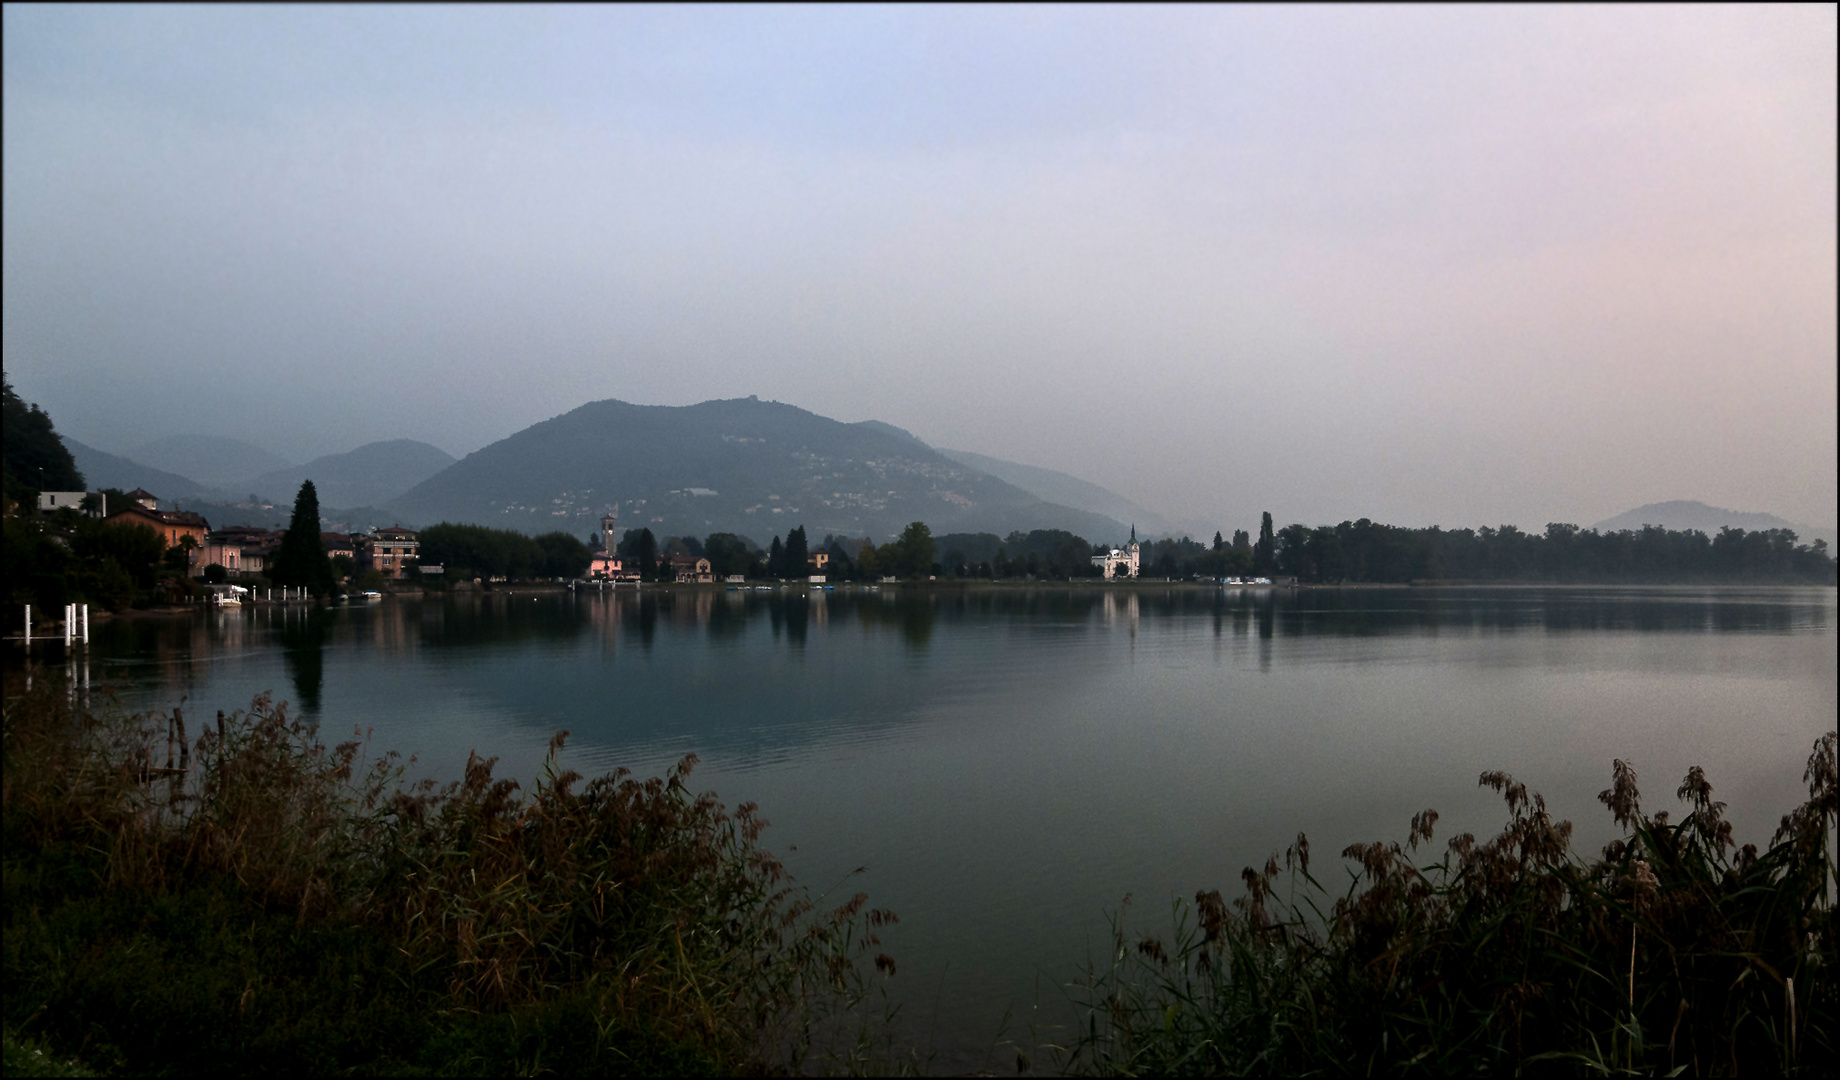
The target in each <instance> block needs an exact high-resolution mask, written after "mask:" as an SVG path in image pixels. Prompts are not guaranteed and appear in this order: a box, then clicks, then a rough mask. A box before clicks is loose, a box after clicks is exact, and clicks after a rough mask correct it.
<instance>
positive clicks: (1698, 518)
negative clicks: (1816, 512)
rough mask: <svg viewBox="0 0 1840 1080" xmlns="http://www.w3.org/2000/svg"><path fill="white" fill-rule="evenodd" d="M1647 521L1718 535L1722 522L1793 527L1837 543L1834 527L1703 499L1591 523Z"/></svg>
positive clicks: (1802, 538) (1613, 528)
mask: <svg viewBox="0 0 1840 1080" xmlns="http://www.w3.org/2000/svg"><path fill="white" fill-rule="evenodd" d="M1644 525H1659V526H1661V527H1662V528H1664V529H1698V530H1699V531H1700V532H1703V533H1705V534H1707V535H1708V536H1716V535H1718V531H1719V529H1720V528H1722V527H1723V526H1726V525H1729V526H1731V527H1732V528H1734V529H1744V530H1745V531H1747V532H1756V531H1758V530H1761V529H1791V530H1794V532H1795V535H1796V538H1797V541H1798V542H1799V543H1803V544H1812V543H1814V542H1815V541H1816V540H1825V541H1827V546H1828V547H1830V548H1831V547H1833V546H1834V528H1833V527H1832V526H1828V527H1827V528H1821V527H1819V526H1815V525H1797V524H1795V523H1794V522H1791V521H1785V520H1784V519H1782V518H1779V517H1777V516H1776V515H1775V514H1755V513H1744V512H1743V511H1739V510H1721V509H1719V508H1718V507H1716V506H1707V505H1706V504H1705V503H1703V502H1691V501H1688V500H1684V499H1676V500H1674V501H1673V502H1658V503H1649V504H1648V505H1647V506H1638V507H1636V508H1635V509H1634V510H1629V511H1626V512H1624V513H1621V514H1618V515H1616V516H1615V517H1613V518H1606V519H1604V520H1603V521H1600V522H1598V523H1597V524H1595V525H1593V526H1591V527H1592V528H1593V529H1596V530H1597V531H1598V532H1618V531H1620V530H1623V529H1640V528H1641V527H1642V526H1644Z"/></svg>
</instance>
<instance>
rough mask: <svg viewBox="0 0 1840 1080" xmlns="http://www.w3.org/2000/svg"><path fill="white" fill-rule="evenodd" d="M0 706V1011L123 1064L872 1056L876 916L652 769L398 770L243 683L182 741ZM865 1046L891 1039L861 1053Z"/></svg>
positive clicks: (675, 1067) (770, 1060) (520, 1065)
mask: <svg viewBox="0 0 1840 1080" xmlns="http://www.w3.org/2000/svg"><path fill="white" fill-rule="evenodd" d="M44 683H45V681H44V680H40V689H39V690H38V691H37V692H35V693H30V694H27V693H13V692H12V691H14V690H16V689H17V687H14V686H9V687H8V690H9V692H8V694H7V698H6V703H5V735H4V738H5V747H4V749H5V759H4V760H5V767H4V828H5V856H4V858H5V884H4V893H5V895H4V904H5V915H4V918H5V949H4V965H5V979H6V989H7V992H6V995H5V999H4V1011H5V1021H4V1022H5V1029H6V1033H7V1036H8V1042H9V1046H10V1045H13V1044H14V1043H15V1042H16V1041H18V1040H27V1042H22V1043H20V1044H21V1045H31V1046H34V1047H38V1046H44V1047H56V1048H57V1050H58V1051H59V1052H62V1053H68V1054H74V1055H77V1056H79V1057H80V1058H81V1059H82V1060H83V1061H85V1062H86V1063H89V1064H90V1065H91V1066H93V1067H97V1068H101V1069H104V1070H124V1071H133V1072H186V1073H191V1072H208V1073H227V1072H237V1073H242V1072H247V1071H252V1070H258V1069H270V1070H272V1069H285V1070H287V1071H291V1072H299V1071H312V1072H333V1071H341V1072H364V1073H376V1072H392V1073H437V1074H455V1073H460V1074H485V1073H519V1074H536V1073H542V1072H552V1071H562V1072H571V1073H629V1072H644V1073H665V1074H712V1073H713V1074H727V1073H737V1072H739V1073H782V1072H797V1071H805V1070H810V1069H832V1070H845V1071H848V1070H852V1069H862V1068H866V1067H873V1066H874V1064H875V1062H874V1061H871V1060H870V1059H867V1058H865V1056H864V1055H865V1054H867V1053H870V1052H872V1051H877V1050H885V1049H886V1047H887V1046H888V1045H889V1044H888V1040H887V1038H886V1023H885V1021H886V1020H887V1019H888V1013H887V1012H886V1009H885V1006H884V1007H883V1008H882V1011H880V1012H878V1010H877V1003H878V1002H885V997H881V996H879V995H880V991H881V989H882V986H883V980H884V979H885V978H886V977H887V976H889V975H892V973H893V967H894V964H893V961H892V960H891V959H890V958H889V957H888V956H887V955H886V954H885V953H882V952H880V951H879V946H880V942H879V938H878V933H879V931H880V930H881V929H882V928H883V927H884V926H886V925H888V924H891V923H893V922H894V921H895V918H894V916H893V915H892V914H891V913H889V912H886V911H882V910H871V909H869V908H868V907H867V897H866V896H864V895H862V894H860V893H858V894H856V895H854V896H852V897H850V898H849V899H847V900H846V901H844V902H842V903H841V904H837V903H834V902H827V901H826V900H825V899H824V898H823V897H815V896H813V895H811V894H810V893H809V892H808V891H807V890H805V889H803V888H801V887H799V886H798V885H797V884H796V883H794V882H793V881H792V880H791V879H790V878H789V877H788V875H787V873H786V871H785V869H784V868H783V867H782V866H781V865H780V864H779V862H778V861H776V860H775V859H774V858H773V857H772V856H771V855H770V854H769V853H767V852H766V851H765V850H764V849H762V848H761V847H760V845H759V842H758V841H759V838H760V835H761V830H762V829H763V828H764V827H765V826H766V822H765V820H763V819H762V818H761V817H760V816H759V814H758V812H757V809H756V808H755V807H754V806H752V805H751V804H744V805H742V806H739V807H737V808H735V809H734V810H733V811H729V810H727V809H726V808H724V807H723V806H722V805H721V804H720V803H718V802H716V800H715V799H714V797H713V796H711V795H707V794H703V795H695V794H692V793H691V791H690V789H689V788H688V786H687V780H688V777H689V775H690V772H691V769H692V768H693V767H694V765H695V758H694V757H688V758H685V759H684V760H683V761H682V762H680V763H679V764H678V765H677V766H675V767H674V768H673V769H671V770H670V771H669V773H668V774H667V775H665V776H663V777H654V778H651V779H646V780H638V779H635V778H632V777H631V776H629V775H628V774H627V773H626V772H625V771H624V770H621V771H618V772H615V773H614V774H612V775H607V776H601V777H596V778H593V779H585V778H583V777H581V776H579V775H577V774H575V773H573V772H568V771H561V770H559V769H558V766H557V762H556V757H557V752H558V751H559V750H560V748H561V746H562V742H563V739H564V737H565V736H566V732H565V733H563V734H562V735H558V736H557V737H556V738H555V740H553V741H552V743H551V747H550V755H549V759H548V761H547V763H546V765H545V768H544V770H543V774H542V776H541V777H540V779H539V780H538V781H537V782H536V784H535V785H534V787H533V788H532V789H531V790H529V791H524V790H522V789H521V788H520V786H519V784H518V783H517V782H515V781H512V780H507V779H499V778H496V777H495V776H494V774H493V768H494V761H493V760H489V759H480V758H478V757H474V758H472V759H471V760H470V761H469V763H468V765H467V767H466V770H465V775H464V776H463V777H462V778H461V779H459V780H457V781H455V782H453V783H451V784H447V785H445V786H436V785H435V784H433V783H432V782H428V781H423V782H420V783H410V782H408V781H407V780H406V779H405V765H404V763H403V762H402V761H401V760H399V759H398V758H396V757H395V756H394V755H388V756H385V757H384V758H382V759H381V760H379V761H377V762H376V763H374V764H373V765H371V766H369V767H368V768H366V767H363V766H362V764H361V761H362V758H363V750H364V744H363V742H362V740H359V739H354V740H353V741H350V742H346V743H343V744H340V745H337V746H327V745H325V744H324V743H323V742H321V741H320V740H319V738H318V737H317V736H316V734H315V732H314V730H313V729H312V728H310V727H308V726H306V725H304V724H302V723H301V722H300V721H298V720H296V719H294V718H292V717H291V716H289V714H288V712H287V710H286V708H285V707H284V706H282V705H279V704H276V703H274V702H272V701H271V700H269V699H268V698H267V697H263V698H258V699H257V700H256V701H255V702H254V703H253V704H252V705H251V707H250V708H249V709H248V710H247V711H244V712H239V713H237V714H235V715H231V716H223V715H221V714H220V715H219V716H218V717H217V718H216V721H215V723H212V724H207V725H203V730H202V731H201V732H196V733H193V732H189V731H187V730H186V724H185V720H184V718H183V716H182V714H181V712H180V710H178V709H175V710H173V713H172V714H171V715H170V716H162V715H140V716H125V715H122V714H120V713H119V712H109V711H107V710H102V711H95V712H92V711H89V710H86V709H81V708H75V707H73V705H72V703H71V700H70V699H69V698H68V697H66V696H65V695H63V694H62V693H61V692H60V691H59V690H57V689H56V688H47V687H45V685H44ZM877 1060H879V1061H880V1064H881V1065H884V1066H885V1065H886V1064H888V1062H889V1060H891V1059H886V1058H884V1059H877Z"/></svg>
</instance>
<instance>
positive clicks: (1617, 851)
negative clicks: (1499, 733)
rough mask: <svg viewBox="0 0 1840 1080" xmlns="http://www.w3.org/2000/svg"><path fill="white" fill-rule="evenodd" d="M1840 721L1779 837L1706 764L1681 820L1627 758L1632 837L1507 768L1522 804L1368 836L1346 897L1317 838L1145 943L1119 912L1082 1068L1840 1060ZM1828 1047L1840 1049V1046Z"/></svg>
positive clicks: (1638, 1065) (1705, 1069) (1606, 1065)
mask: <svg viewBox="0 0 1840 1080" xmlns="http://www.w3.org/2000/svg"><path fill="white" fill-rule="evenodd" d="M1834 744H1835V737H1834V735H1833V734H1832V733H1829V734H1828V735H1826V736H1824V737H1823V738H1822V739H1821V740H1820V741H1819V742H1817V743H1816V744H1815V747H1814V751H1813V753H1812V755H1811V756H1810V758H1809V762H1808V768H1807V771H1806V773H1805V779H1806V780H1807V783H1808V794H1809V798H1808V801H1807V802H1805V803H1803V804H1802V805H1801V806H1800V807H1798V808H1797V809H1795V810H1794V811H1793V812H1791V813H1790V814H1788V815H1786V816H1785V817H1784V818H1783V819H1782V825H1781V828H1780V829H1778V830H1777V832H1776V835H1775V838H1774V840H1773V841H1772V845H1771V847H1770V849H1769V850H1768V851H1765V852H1761V853H1760V852H1758V851H1757V849H1756V848H1755V847H1753V846H1750V845H1746V846H1745V847H1743V848H1739V849H1736V850H1734V844H1733V841H1732V836H1731V826H1730V825H1729V823H1727V822H1726V821H1725V820H1724V819H1723V810H1724V804H1723V803H1720V802H1716V801H1714V800H1713V798H1712V786H1711V784H1709V783H1708V782H1707V781H1706V778H1705V775H1704V773H1703V771H1702V770H1700V769H1698V768H1695V769H1693V770H1692V771H1691V772H1689V773H1688V774H1687V777H1686V779H1685V780H1684V781H1683V782H1682V784H1681V786H1680V789H1679V792H1678V794H1679V797H1680V798H1681V799H1682V800H1684V801H1685V802H1686V804H1687V807H1688V809H1687V812H1686V815H1685V816H1684V817H1683V818H1682V819H1681V821H1680V822H1679V823H1678V824H1673V823H1670V821H1669V816H1668V814H1667V813H1666V812H1660V813H1656V814H1654V815H1653V816H1646V815H1644V814H1643V813H1642V812H1641V810H1640V796H1639V792H1638V790H1637V785H1636V777H1635V773H1634V771H1633V770H1631V769H1630V768H1629V767H1628V766H1627V765H1625V764H1624V763H1623V762H1621V761H1619V762H1616V763H1615V765H1614V766H1613V773H1612V784H1611V786H1610V788H1608V789H1607V790H1605V791H1604V792H1603V793H1602V795H1600V796H1599V798H1600V799H1601V800H1602V801H1603V802H1604V804H1605V805H1606V806H1608V807H1609V808H1610V810H1611V812H1612V813H1613V814H1614V816H1615V819H1616V821H1617V822H1618V823H1619V824H1621V825H1622V826H1624V828H1625V837H1624V839H1621V840H1618V841H1616V842H1615V843H1612V844H1610V845H1609V846H1608V847H1607V848H1606V849H1605V850H1604V852H1603V855H1602V857H1601V858H1598V859H1594V860H1590V861H1585V860H1581V859H1578V858H1576V857H1574V856H1573V854H1572V852H1571V848H1570V836H1571V825H1570V823H1568V822H1563V821H1557V822H1556V821H1554V820H1553V819H1552V818H1551V817H1550V816H1549V815H1548V813H1547V811H1546V806H1545V803H1544V800H1542V799H1541V798H1540V796H1539V795H1537V794H1529V792H1528V791H1527V789H1526V787H1525V786H1524V785H1521V784H1519V783H1516V782H1515V781H1514V780H1513V778H1512V777H1509V776H1507V775H1506V774H1504V773H1484V774H1483V775H1482V778H1481V783H1482V784H1483V785H1484V786H1487V787H1491V788H1493V789H1494V790H1496V791H1498V792H1500V793H1501V795H1502V796H1503V798H1504V800H1505V801H1506V803H1507V807H1508V812H1509V821H1508V824H1507V826H1506V827H1505V828H1504V829H1503V830H1502V832H1501V833H1500V834H1499V835H1497V836H1495V837H1493V838H1491V839H1489V840H1487V841H1485V842H1478V841H1477V840H1476V838H1475V837H1473V836H1469V835H1463V836H1459V837H1457V838H1455V839H1454V840H1451V841H1450V842H1449V844H1448V847H1447V850H1446V852H1445V854H1444V855H1443V857H1442V858H1441V859H1440V860H1439V861H1437V862H1435V863H1432V864H1430V865H1428V866H1419V865H1416V864H1415V862H1414V859H1413V854H1414V853H1415V852H1416V851H1417V850H1418V848H1419V845H1420V844H1422V843H1426V842H1428V841H1429V840H1430V839H1431V835H1432V829H1433V826H1434V824H1435V822H1436V820H1437V815H1436V813H1435V812H1432V811H1426V812H1424V813H1422V814H1420V815H1418V816H1417V817H1416V818H1414V819H1413V821H1412V825H1411V829H1410V831H1409V833H1408V834H1407V835H1408V839H1407V843H1406V846H1405V847H1404V848H1402V847H1401V846H1400V845H1398V844H1396V843H1394V844H1382V843H1374V844H1357V845H1355V846H1353V847H1350V848H1348V849H1347V850H1346V851H1344V852H1343V853H1342V854H1343V857H1344V858H1348V859H1353V860H1356V861H1357V862H1358V864H1359V870H1358V872H1351V876H1352V878H1353V880H1352V881H1351V883H1350V885H1349V888H1348V891H1347V893H1346V894H1345V895H1343V896H1342V897H1340V898H1339V899H1337V900H1336V901H1335V902H1334V903H1333V904H1332V905H1329V909H1328V911H1327V912H1326V913H1325V912H1324V911H1323V907H1322V904H1321V902H1320V901H1322V900H1324V899H1326V894H1325V891H1324V889H1323V888H1322V886H1321V885H1320V884H1319V883H1318V882H1317V880H1316V879H1315V878H1314V877H1312V876H1311V875H1310V870H1309V865H1310V863H1309V841H1308V839H1307V838H1305V837H1303V836H1299V837H1298V838H1297V843H1296V844H1295V845H1293V846H1292V847H1291V848H1290V849H1289V850H1287V851H1286V852H1285V856H1284V862H1285V864H1286V866H1287V867H1288V869H1289V875H1290V893H1289V896H1288V897H1287V898H1285V899H1282V900H1281V899H1279V897H1278V895H1277V891H1276V888H1275V886H1276V885H1277V881H1278V879H1279V877H1280V876H1281V875H1282V874H1283V873H1284V871H1281V870H1280V867H1279V864H1278V858H1277V856H1276V855H1274V856H1273V857H1272V858H1271V859H1270V860H1268V861H1267V863H1266V865H1265V867H1264V868H1263V869H1262V870H1254V869H1251V868H1248V869H1247V870H1246V871H1245V872H1244V874H1243V875H1242V876H1243V879H1244V882H1245V886H1246V892H1245V895H1244V896H1243V897H1241V898H1240V899H1238V900H1236V901H1235V902H1234V903H1233V904H1232V905H1229V904H1227V903H1226V902H1224V901H1223V900H1222V899H1221V896H1220V894H1219V893H1218V892H1213V891H1209V892H1202V893H1199V894H1197V895H1196V897H1195V904H1194V906H1193V908H1192V909H1191V908H1189V907H1188V906H1187V905H1184V904H1180V903H1178V904H1177V905H1176V906H1175V909H1174V912H1173V917H1172V921H1173V936H1172V937H1171V938H1170V939H1168V940H1167V942H1166V941H1165V940H1164V939H1162V938H1157V937H1149V936H1146V937H1142V938H1140V939H1139V940H1137V941H1136V942H1135V944H1132V943H1131V942H1130V941H1129V940H1128V938H1127V936H1126V933H1125V930H1124V925H1125V923H1124V916H1123V915H1122V914H1120V916H1118V917H1117V918H1116V919H1115V920H1114V922H1113V951H1112V953H1111V956H1110V957H1109V959H1108V960H1107V962H1106V964H1105V965H1104V966H1103V967H1101V966H1097V965H1093V966H1089V968H1088V970H1087V972H1086V974H1085V976H1084V977H1083V978H1082V979H1081V980H1079V981H1078V982H1077V983H1076V984H1075V994H1076V998H1077V999H1078V1001H1079V1003H1080V1004H1081V1006H1082V1008H1083V1016H1084V1020H1083V1026H1082V1027H1081V1028H1080V1030H1079V1031H1078V1032H1077V1034H1076V1036H1075V1038H1074V1039H1073V1040H1072V1041H1071V1043H1070V1044H1069V1045H1067V1046H1065V1047H1063V1048H1062V1050H1061V1052H1062V1055H1063V1056H1062V1065H1063V1066H1064V1067H1066V1068H1068V1069H1069V1070H1070V1071H1079V1072H1094V1073H1107V1074H1113V1073H1116V1074H1144V1073H1279V1074H1284V1073H1293V1074H1300V1073H1305V1072H1313V1071H1327V1072H1362V1073H1375V1072H1398V1071H1405V1070H1420V1071H1425V1072H1432V1073H1472V1074H1473V1073H1484V1072H1487V1073H1498V1074H1499V1073H1506V1072H1509V1071H1510V1070H1513V1071H1516V1072H1518V1071H1520V1070H1523V1069H1531V1070H1541V1069H1544V1070H1545V1071H1551V1072H1577V1071H1581V1070H1583V1071H1589V1072H1598V1073H1604V1072H1611V1071H1629V1072H1660V1071H1667V1072H1670V1073H1671V1072H1673V1071H1689V1072H1692V1073H1696V1074H1701V1073H1735V1072H1770V1073H1784V1072H1815V1071H1821V1072H1825V1071H1826V1069H1827V1068H1829V1067H1831V1063H1832V1061H1833V1058H1834V1047H1833V1030H1834V1021H1835V1019H1836V1015H1835V1014H1836V1007H1835V978H1834V976H1835V970H1836V968H1835V965H1836V960H1837V959H1840V958H1837V957H1836V953H1835V934H1834V918H1833V913H1834V909H1833V903H1832V898H1831V894H1830V892H1829V891H1828V890H1829V886H1830V884H1831V882H1832V879H1833V874H1834V860H1833V855H1832V852H1831V851H1830V849H1829V843H1830V841H1831V837H1832V835H1833V833H1832V830H1833V826H1834V821H1835V794H1836V787H1837V785H1836V778H1835V750H1834ZM1823 1062H1826V1063H1827V1064H1826V1065H1823V1064H1822V1063H1823Z"/></svg>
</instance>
